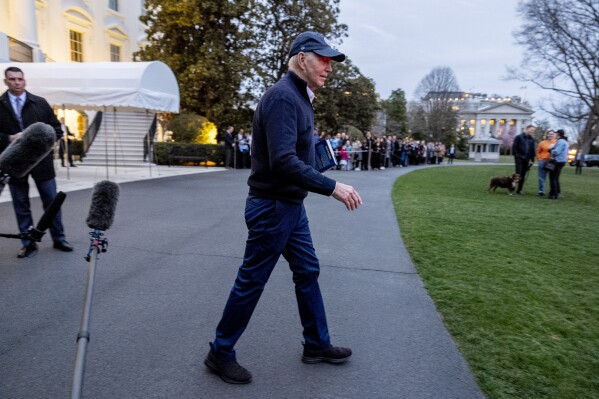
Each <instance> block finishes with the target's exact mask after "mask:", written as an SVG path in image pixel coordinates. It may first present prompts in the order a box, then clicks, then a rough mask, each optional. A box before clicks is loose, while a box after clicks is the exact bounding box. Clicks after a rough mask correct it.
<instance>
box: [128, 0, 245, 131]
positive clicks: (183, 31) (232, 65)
mask: <svg viewBox="0 0 599 399" xmlns="http://www.w3.org/2000/svg"><path fill="white" fill-rule="evenodd" d="M250 5H251V1H250V0H237V1H220V0H147V1H146V9H147V13H146V15H145V16H142V17H141V20H142V22H143V23H145V24H146V25H147V30H146V34H147V40H148V42H149V44H148V45H147V46H146V47H145V48H143V49H142V50H140V51H139V53H138V58H139V59H141V60H161V61H163V62H164V63H166V64H167V65H168V66H169V67H170V68H171V69H172V70H173V72H174V73H175V75H176V76H177V79H178V82H179V89H180V90H179V91H180V95H181V108H183V109H184V110H188V111H193V112H196V113H198V114H200V115H203V116H205V117H207V118H208V119H210V120H211V121H214V122H216V123H217V124H224V123H227V122H228V121H227V118H230V117H231V114H232V113H234V112H235V111H236V110H239V109H244V108H247V102H248V97H247V95H246V94H245V93H244V92H243V91H242V90H240V89H241V84H242V81H243V80H244V79H246V78H248V77H249V76H250V68H249V64H250V60H249V59H248V57H247V51H246V50H247V47H248V46H249V43H250V41H249V39H250V38H251V32H250V29H251V20H250V9H251V7H250Z"/></svg>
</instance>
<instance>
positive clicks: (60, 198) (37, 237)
mask: <svg viewBox="0 0 599 399" xmlns="http://www.w3.org/2000/svg"><path fill="white" fill-rule="evenodd" d="M66 197H67V195H66V194H65V193H63V192H62V191H59V192H58V194H56V197H54V199H53V200H52V202H51V203H50V206H48V208H47V209H46V211H45V212H44V214H43V215H42V217H41V218H40V220H39V222H38V223H37V226H36V227H33V226H32V227H30V228H29V231H28V232H27V238H29V239H30V240H33V241H37V242H40V241H41V240H42V237H43V235H44V233H45V232H46V230H48V228H50V226H52V223H53V222H54V219H55V218H56V214H57V213H58V211H59V210H60V207H61V206H62V203H63V202H64V199H65V198H66Z"/></svg>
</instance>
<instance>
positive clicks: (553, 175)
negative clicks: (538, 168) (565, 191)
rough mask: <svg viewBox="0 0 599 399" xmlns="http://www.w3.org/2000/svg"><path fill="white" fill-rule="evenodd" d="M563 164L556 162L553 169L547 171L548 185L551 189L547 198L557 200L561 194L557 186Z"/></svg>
mask: <svg viewBox="0 0 599 399" xmlns="http://www.w3.org/2000/svg"><path fill="white" fill-rule="evenodd" d="M565 164H566V163H565V162H558V163H557V164H556V165H555V169H553V170H552V171H549V184H550V185H551V189H550V191H549V198H557V197H558V196H559V194H560V193H561V189H560V185H559V176H560V174H561V173H562V168H563V167H564V165H565Z"/></svg>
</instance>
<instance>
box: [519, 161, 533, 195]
mask: <svg viewBox="0 0 599 399" xmlns="http://www.w3.org/2000/svg"><path fill="white" fill-rule="evenodd" d="M515 160H516V173H518V174H519V175H520V183H518V190H516V192H517V193H521V192H522V187H524V180H525V179H526V174H527V173H528V169H529V168H530V167H529V164H530V161H529V160H528V159H522V158H515Z"/></svg>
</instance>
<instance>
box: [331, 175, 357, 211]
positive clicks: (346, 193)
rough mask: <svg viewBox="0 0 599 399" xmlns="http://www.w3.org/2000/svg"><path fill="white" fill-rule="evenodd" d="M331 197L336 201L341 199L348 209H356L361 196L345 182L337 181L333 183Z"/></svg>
mask: <svg viewBox="0 0 599 399" xmlns="http://www.w3.org/2000/svg"><path fill="white" fill-rule="evenodd" d="M333 198H335V199H336V200H337V201H341V202H343V203H344V204H345V207H346V208H347V210H348V211H353V210H356V209H358V206H360V205H362V198H360V194H358V192H357V191H356V190H355V189H354V188H353V187H352V186H349V185H347V184H343V183H339V182H337V183H336V185H335V191H333Z"/></svg>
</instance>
